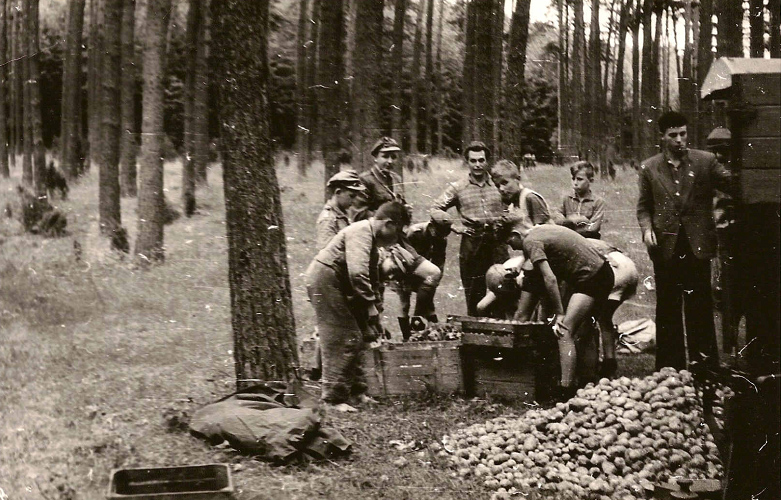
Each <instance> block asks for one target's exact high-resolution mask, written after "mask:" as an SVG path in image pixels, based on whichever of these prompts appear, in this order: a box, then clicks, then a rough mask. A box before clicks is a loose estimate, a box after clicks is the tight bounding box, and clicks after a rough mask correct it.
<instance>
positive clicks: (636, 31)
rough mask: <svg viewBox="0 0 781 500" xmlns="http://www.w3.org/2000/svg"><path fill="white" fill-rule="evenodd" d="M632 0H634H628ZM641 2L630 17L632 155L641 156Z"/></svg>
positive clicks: (638, 0)
mask: <svg viewBox="0 0 781 500" xmlns="http://www.w3.org/2000/svg"><path fill="white" fill-rule="evenodd" d="M630 1H634V0H630ZM642 2H643V0H637V4H636V5H635V6H634V9H633V10H634V14H633V19H632V156H633V157H635V158H638V159H639V157H640V156H642V149H641V147H642V142H641V141H642V138H643V133H642V130H643V125H642V124H641V122H640V120H641V119H642V113H641V112H640V102H641V99H640V94H641V89H640V25H641V24H642Z"/></svg>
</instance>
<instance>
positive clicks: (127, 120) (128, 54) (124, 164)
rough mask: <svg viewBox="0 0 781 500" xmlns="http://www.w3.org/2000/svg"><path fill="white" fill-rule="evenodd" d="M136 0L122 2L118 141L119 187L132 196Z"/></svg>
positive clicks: (134, 186)
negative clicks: (119, 134) (120, 133)
mask: <svg viewBox="0 0 781 500" xmlns="http://www.w3.org/2000/svg"><path fill="white" fill-rule="evenodd" d="M135 24H136V0H123V2H122V31H121V34H120V40H121V43H122V81H121V85H122V88H121V90H120V95H121V98H120V99H121V101H120V107H121V111H120V114H121V125H120V129H121V130H122V136H121V139H120V142H119V171H120V173H121V177H120V179H119V180H120V182H119V188H120V192H121V193H122V195H123V196H131V197H135V196H136V195H137V194H138V184H137V183H136V175H137V174H136V154H137V152H138V151H137V150H138V148H137V142H136V138H137V137H138V130H137V128H136V54H135V46H134V39H135Z"/></svg>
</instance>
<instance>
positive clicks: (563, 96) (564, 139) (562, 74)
mask: <svg viewBox="0 0 781 500" xmlns="http://www.w3.org/2000/svg"><path fill="white" fill-rule="evenodd" d="M565 4H566V1H565V0H557V3H556V8H557V10H558V16H559V75H558V76H559V82H558V85H559V89H558V90H559V99H558V101H559V109H558V115H559V134H558V145H557V146H558V150H559V154H561V155H562V156H568V155H569V151H568V149H569V146H570V142H569V136H570V134H569V119H568V118H569V115H570V112H569V106H570V99H569V92H568V91H567V90H568V87H569V72H568V68H569V60H568V58H569V54H568V50H569V47H568V46H567V40H568V38H569V15H568V13H567V11H568V10H567V8H566V5H565ZM508 64H509V60H508Z"/></svg>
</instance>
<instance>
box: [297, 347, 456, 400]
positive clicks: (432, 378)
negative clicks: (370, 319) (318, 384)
mask: <svg viewBox="0 0 781 500" xmlns="http://www.w3.org/2000/svg"><path fill="white" fill-rule="evenodd" d="M314 344H315V343H314V341H313V340H305V341H303V342H302V343H301V353H300V354H301V358H300V359H301V360H302V365H303V366H304V367H305V368H310V367H311V360H312V359H313V354H314V348H315V347H314ZM459 345H460V342H458V341H439V342H407V343H404V344H394V343H390V344H383V345H381V346H379V347H375V348H373V349H368V350H367V351H366V352H365V353H364V356H363V363H362V367H363V370H364V372H365V374H366V379H367V382H368V384H369V394H371V395H373V396H393V395H402V394H414V393H420V392H425V391H428V390H433V391H436V392H443V393H454V392H463V375H462V370H461V356H460V352H459Z"/></svg>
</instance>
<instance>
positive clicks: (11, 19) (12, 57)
mask: <svg viewBox="0 0 781 500" xmlns="http://www.w3.org/2000/svg"><path fill="white" fill-rule="evenodd" d="M15 7H16V1H15V0H10V1H9V2H8V3H7V5H6V18H7V23H8V33H9V35H10V36H9V37H8V44H7V45H8V47H7V49H8V56H7V60H8V61H9V62H8V119H9V123H8V141H9V142H8V153H9V155H10V157H11V169H16V153H17V148H18V144H19V142H18V139H19V138H18V135H17V133H16V129H17V123H18V120H19V117H18V115H17V99H18V98H17V94H16V87H17V81H18V80H19V73H18V72H19V69H18V68H19V63H18V62H17V61H16V45H17V38H18V37H17V35H16V22H17V21H16V18H17V15H16V9H15ZM4 56H5V55H4Z"/></svg>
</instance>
